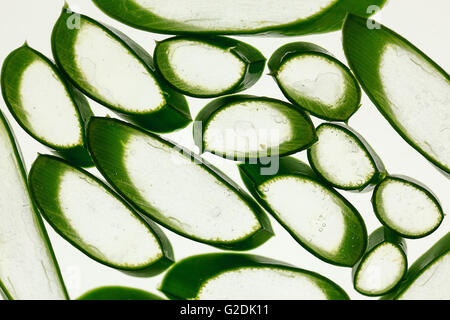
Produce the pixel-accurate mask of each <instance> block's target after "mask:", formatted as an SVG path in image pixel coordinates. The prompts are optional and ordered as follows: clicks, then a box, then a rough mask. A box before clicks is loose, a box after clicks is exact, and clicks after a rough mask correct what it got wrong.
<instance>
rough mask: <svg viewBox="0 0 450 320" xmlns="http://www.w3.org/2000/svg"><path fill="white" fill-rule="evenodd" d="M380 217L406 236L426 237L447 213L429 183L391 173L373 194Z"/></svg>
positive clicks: (377, 213)
mask: <svg viewBox="0 0 450 320" xmlns="http://www.w3.org/2000/svg"><path fill="white" fill-rule="evenodd" d="M372 205H373V209H374V211H375V214H376V215H377V217H378V219H379V220H380V221H381V223H383V224H384V225H385V226H386V227H388V228H390V229H392V230H394V231H395V232H397V233H398V234H400V235H401V236H403V237H405V238H411V239H415V238H422V237H425V236H427V235H429V234H430V233H432V232H433V231H435V230H436V229H437V228H438V227H439V225H440V224H441V222H442V220H443V219H444V213H443V211H442V207H441V205H440V204H439V201H438V200H437V199H436V197H435V196H434V195H433V193H432V192H431V191H429V190H428V189H427V188H426V187H425V186H423V185H421V184H419V183H418V182H416V181H413V180H412V179H411V178H408V177H403V176H388V177H386V178H385V179H384V180H383V181H382V182H381V183H380V184H378V185H377V186H376V187H375V189H374V191H373V196H372Z"/></svg>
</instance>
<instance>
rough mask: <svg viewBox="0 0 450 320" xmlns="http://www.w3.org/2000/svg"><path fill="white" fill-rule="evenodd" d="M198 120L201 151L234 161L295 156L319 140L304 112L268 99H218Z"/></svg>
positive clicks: (198, 144)
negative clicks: (294, 154)
mask: <svg viewBox="0 0 450 320" xmlns="http://www.w3.org/2000/svg"><path fill="white" fill-rule="evenodd" d="M195 121H196V123H195V125H194V141H195V143H196V145H197V146H198V147H199V148H200V150H201V151H202V152H204V151H208V152H211V153H214V154H216V155H219V156H221V157H224V158H228V159H234V160H247V159H258V158H265V157H272V156H284V155H288V154H293V153H296V152H298V151H300V150H304V149H306V148H308V147H309V146H311V145H312V144H313V143H314V142H315V141H316V139H317V137H316V133H315V129H314V125H313V123H312V122H311V119H310V118H309V116H308V115H307V114H306V113H305V112H303V111H301V110H299V109H297V108H295V107H294V106H293V105H291V104H288V103H285V102H283V101H280V100H276V99H272V98H266V97H255V96H249V95H235V96H227V97H223V98H218V99H215V100H213V101H212V102H210V103H209V104H208V105H206V107H204V108H203V109H202V110H201V111H200V113H199V114H198V115H197V118H196V119H195Z"/></svg>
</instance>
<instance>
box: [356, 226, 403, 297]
mask: <svg viewBox="0 0 450 320" xmlns="http://www.w3.org/2000/svg"><path fill="white" fill-rule="evenodd" d="M407 268H408V261H407V258H406V242H405V240H403V239H402V238H400V237H399V236H397V235H396V234H395V233H393V232H391V231H390V230H389V229H387V228H384V227H381V228H379V229H377V230H375V231H374V232H373V233H372V234H371V235H370V236H369V244H368V247H367V251H366V253H365V254H364V256H363V257H362V259H361V260H360V261H359V262H358V264H356V265H355V266H354V267H353V286H354V287H355V289H356V290H357V291H358V292H359V293H361V294H364V295H367V296H381V295H384V294H387V293H388V292H390V291H391V290H393V289H394V288H395V287H396V286H397V284H398V283H400V281H401V280H402V279H403V278H404V276H405V274H406V269H407Z"/></svg>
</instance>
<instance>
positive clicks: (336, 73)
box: [268, 42, 361, 121]
mask: <svg viewBox="0 0 450 320" xmlns="http://www.w3.org/2000/svg"><path fill="white" fill-rule="evenodd" d="M268 65H269V68H270V71H271V75H272V76H273V77H274V79H275V80H276V82H277V84H278V86H279V87H280V89H281V91H282V92H283V94H284V95H285V96H286V98H288V99H289V101H291V102H292V103H294V104H296V105H298V106H300V107H302V108H303V109H305V110H306V111H308V112H310V113H311V114H312V115H315V116H316V117H319V118H321V119H325V120H336V121H347V120H348V119H349V118H350V117H351V116H352V115H353V114H354V113H355V112H356V111H357V110H358V108H359V106H360V100H361V89H360V87H359V84H358V82H357V81H356V79H355V77H354V76H353V74H352V73H351V71H350V70H349V69H348V68H347V67H346V66H345V65H344V64H343V63H342V62H340V61H339V60H337V59H336V58H334V57H333V56H332V55H331V54H330V53H329V52H328V51H326V50H325V49H324V48H322V47H319V46H317V45H315V44H312V43H308V42H293V43H289V44H286V45H284V46H282V47H281V48H279V49H278V50H276V51H275V52H274V54H273V55H272V57H271V58H270V60H269V63H268Z"/></svg>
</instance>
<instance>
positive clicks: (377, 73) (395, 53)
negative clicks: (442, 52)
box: [343, 15, 450, 173]
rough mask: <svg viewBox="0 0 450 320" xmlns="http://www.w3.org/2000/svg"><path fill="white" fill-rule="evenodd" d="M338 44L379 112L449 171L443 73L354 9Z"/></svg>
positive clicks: (448, 100) (449, 113)
mask: <svg viewBox="0 0 450 320" xmlns="http://www.w3.org/2000/svg"><path fill="white" fill-rule="evenodd" d="M368 26H375V27H376V28H369V27H368ZM343 46H344V51H345V55H346V56H347V60H348V62H349V65H350V67H351V68H352V70H353V71H354V72H355V75H356V77H357V78H358V80H359V82H360V83H361V86H362V87H363V88H364V90H365V91H366V93H367V95H368V96H369V98H370V99H371V100H372V102H373V103H374V104H375V105H376V106H377V108H378V110H379V111H380V112H381V114H382V115H383V116H384V117H385V118H386V119H387V120H388V121H389V123H390V124H391V125H392V127H393V128H394V129H395V130H396V131H397V132H398V133H399V134H400V136H401V137H402V138H403V139H404V140H405V141H406V142H407V143H409V144H410V145H411V146H412V147H413V148H415V149H416V150H417V151H418V152H420V153H421V154H422V155H423V156H424V157H425V158H427V159H428V160H430V161H431V162H432V163H433V164H434V165H436V166H437V167H439V168H440V169H442V170H443V171H445V172H447V173H450V143H448V142H449V141H450V121H449V119H450V108H449V107H448V106H449V104H450V76H449V74H448V73H447V72H446V71H445V70H443V69H442V68H441V67H439V66H438V65H437V64H436V63H435V62H433V61H432V60H431V59H430V58H429V57H427V56H426V55H425V54H424V53H423V52H421V51H420V50H419V49H417V48H416V47H415V46H414V45H412V44H411V43H410V42H408V41H407V40H406V39H404V38H402V37H401V36H400V35H398V34H396V33H395V32H393V31H392V30H390V29H388V28H386V27H384V26H382V25H374V21H367V20H366V19H363V18H360V17H357V16H354V15H349V16H348V18H347V20H346V22H345V24H344V27H343Z"/></svg>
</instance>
